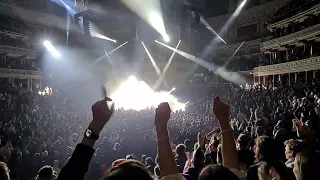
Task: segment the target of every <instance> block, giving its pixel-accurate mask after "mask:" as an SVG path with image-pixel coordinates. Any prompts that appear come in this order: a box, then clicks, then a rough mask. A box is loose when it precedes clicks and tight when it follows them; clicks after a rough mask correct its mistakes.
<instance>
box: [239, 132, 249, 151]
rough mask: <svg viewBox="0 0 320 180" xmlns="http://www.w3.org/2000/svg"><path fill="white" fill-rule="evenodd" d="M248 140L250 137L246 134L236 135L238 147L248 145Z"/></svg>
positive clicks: (242, 147)
mask: <svg viewBox="0 0 320 180" xmlns="http://www.w3.org/2000/svg"><path fill="white" fill-rule="evenodd" d="M250 140H251V138H250V137H249V136H248V135H246V134H243V133H242V134H240V135H239V136H238V139H237V142H238V143H239V145H240V148H241V149H244V148H248V147H249V145H250Z"/></svg>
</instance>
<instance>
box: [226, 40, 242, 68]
mask: <svg viewBox="0 0 320 180" xmlns="http://www.w3.org/2000/svg"><path fill="white" fill-rule="evenodd" d="M245 42H246V41H243V42H242V43H241V44H240V46H239V47H238V48H237V49H236V50H235V51H234V52H233V54H232V56H230V57H229V58H228V60H227V62H226V63H225V64H224V65H223V67H227V66H228V65H229V63H230V61H231V60H232V59H233V58H234V56H235V55H236V54H237V53H238V51H239V50H240V48H241V47H242V46H243V44H244V43H245Z"/></svg>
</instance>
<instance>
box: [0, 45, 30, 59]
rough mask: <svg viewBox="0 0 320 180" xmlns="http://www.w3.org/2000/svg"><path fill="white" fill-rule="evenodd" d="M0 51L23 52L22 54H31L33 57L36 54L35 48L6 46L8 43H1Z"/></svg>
mask: <svg viewBox="0 0 320 180" xmlns="http://www.w3.org/2000/svg"><path fill="white" fill-rule="evenodd" d="M0 52H5V53H12V54H22V55H31V56H33V57H35V56H36V51H35V50H31V49H25V48H18V47H12V46H6V45H0Z"/></svg>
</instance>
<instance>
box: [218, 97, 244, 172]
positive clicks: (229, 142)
mask: <svg viewBox="0 0 320 180" xmlns="http://www.w3.org/2000/svg"><path fill="white" fill-rule="evenodd" d="M213 112H214V114H215V115H216V117H217V118H218V120H219V124H220V127H221V136H222V137H221V140H222V158H223V165H224V166H225V167H227V168H229V169H232V168H233V169H240V164H239V160H238V153H237V149H236V144H235V141H234V138H233V130H232V129H231V126H230V123H229V106H228V105H226V104H224V103H222V102H221V101H220V98H219V97H215V98H214V100H213Z"/></svg>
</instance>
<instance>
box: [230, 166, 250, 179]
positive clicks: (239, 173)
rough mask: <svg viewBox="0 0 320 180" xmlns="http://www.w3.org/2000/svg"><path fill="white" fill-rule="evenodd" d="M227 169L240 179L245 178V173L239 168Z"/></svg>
mask: <svg viewBox="0 0 320 180" xmlns="http://www.w3.org/2000/svg"><path fill="white" fill-rule="evenodd" d="M229 170H230V171H232V172H233V174H235V175H236V176H237V177H238V178H239V179H240V180H243V179H246V177H247V174H246V173H245V172H243V171H241V170H239V169H235V168H230V169H229Z"/></svg>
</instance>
